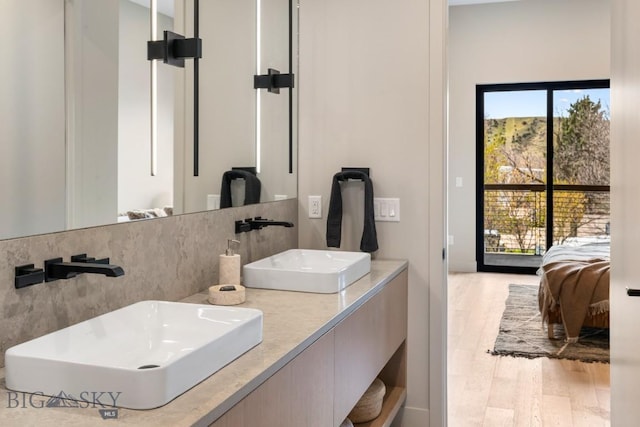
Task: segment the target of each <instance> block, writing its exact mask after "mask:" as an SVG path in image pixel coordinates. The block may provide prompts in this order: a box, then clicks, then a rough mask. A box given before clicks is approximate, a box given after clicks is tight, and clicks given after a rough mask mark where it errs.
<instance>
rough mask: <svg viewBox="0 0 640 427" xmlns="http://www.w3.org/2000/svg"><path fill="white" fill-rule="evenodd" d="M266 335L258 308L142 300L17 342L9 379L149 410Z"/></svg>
mask: <svg viewBox="0 0 640 427" xmlns="http://www.w3.org/2000/svg"><path fill="white" fill-rule="evenodd" d="M261 341H262V312H261V311H260V310H255V309H251V308H240V307H220V306H212V305H203V304H188V303H179V302H166V301H141V302H138V303H136V304H132V305H129V306H127V307H123V308H121V309H118V310H114V311H112V312H109V313H106V314H103V315H101V316H97V317H94V318H93V319H89V320H86V321H84V322H80V323H78V324H75V325H73V326H69V327H68V328H64V329H61V330H59V331H56V332H52V333H50V334H47V335H44V336H42V337H40V338H36V339H33V340H31V341H27V342H25V343H22V344H19V345H16V346H14V347H11V348H10V349H8V350H7V351H6V353H5V376H6V386H7V388H8V389H10V390H14V391H21V392H29V393H38V394H44V395H45V396H53V397H57V396H60V397H62V398H65V399H66V398H68V399H72V400H79V401H81V403H82V401H89V402H91V399H92V398H93V397H94V396H95V395H94V394H93V393H104V394H103V395H102V398H101V399H100V402H101V403H103V404H105V405H112V406H120V407H124V408H132V409H151V408H155V407H158V406H162V405H164V404H166V403H168V402H169V401H171V400H172V399H174V398H175V397H177V396H178V395H180V394H182V393H184V392H185V391H186V390H188V389H189V388H191V387H193V386H194V385H196V384H197V383H199V382H200V381H202V380H204V379H205V378H207V377H208V376H210V375H211V374H213V373H214V372H216V371H217V370H219V369H220V368H222V367H223V366H225V365H226V364H228V363H230V362H231V361H233V360H235V359H236V358H238V357H239V356H240V355H242V354H243V353H245V352H246V351H247V350H249V349H251V348H252V347H254V346H256V345H257V344H259V343H260V342H261ZM118 393H119V394H118ZM83 404H86V403H83Z"/></svg>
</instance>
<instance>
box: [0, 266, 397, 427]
mask: <svg viewBox="0 0 640 427" xmlns="http://www.w3.org/2000/svg"><path fill="white" fill-rule="evenodd" d="M406 267H407V262H406V261H403V260H374V261H372V263H371V272H370V273H369V274H367V275H366V276H364V277H362V278H361V279H360V280H358V281H356V282H355V283H353V284H352V285H351V286H349V287H348V288H346V289H345V290H343V291H342V292H339V293H334V294H313V293H304V292H288V291H275V290H263V289H252V288H247V289H246V301H245V302H244V303H243V304H241V305H239V306H238V307H250V308H257V309H260V310H262V312H263V314H264V316H263V339H262V343H260V344H259V345H257V346H256V347H254V348H253V349H251V350H249V351H248V352H246V353H245V354H243V355H242V356H240V357H239V358H237V359H236V360H234V361H233V362H231V363H230V364H228V365H227V366H225V367H224V368H222V369H220V370H219V371H218V372H216V373H214V374H213V375H211V376H210V377H208V378H207V379H205V380H204V381H202V382H200V383H199V384H196V385H195V386H194V387H192V388H191V389H189V390H187V391H186V392H185V393H183V394H182V395H180V396H178V397H176V398H175V399H174V400H172V401H171V402H169V403H167V404H166V405H164V406H162V407H160V408H156V409H150V410H133V409H123V408H118V409H117V420H106V421H103V415H102V414H101V413H100V411H99V410H100V409H105V408H102V407H100V406H99V405H95V407H94V406H89V407H84V408H47V407H44V402H46V400H47V398H46V397H42V396H38V395H31V394H27V393H15V392H11V391H9V390H7V389H6V388H5V383H4V369H0V399H2V401H1V402H0V425H2V426H26V425H39V426H49V425H50V426H61V425H64V426H87V425H96V424H100V423H102V422H115V423H117V424H118V425H120V424H125V425H135V426H154V427H158V426H172V427H173V426H191V425H197V426H207V425H209V424H210V423H212V422H213V421H215V420H216V419H217V418H218V417H220V416H221V415H222V414H224V413H225V412H226V411H228V410H229V409H231V408H232V407H233V406H234V405H235V404H236V403H237V402H239V401H240V400H241V399H242V398H244V397H245V396H246V395H248V394H249V393H250V392H251V391H253V390H254V389H255V388H257V387H258V386H259V385H260V384H262V383H263V382H264V381H265V380H267V378H269V377H270V376H272V375H273V374H274V373H276V372H277V371H278V370H279V369H280V368H282V367H283V366H284V365H286V364H287V363H288V362H289V361H291V360H292V359H293V358H294V357H296V356H297V355H298V354H299V353H301V352H302V351H303V350H304V349H306V348H307V347H308V346H309V345H311V344H312V343H313V342H314V341H315V340H317V339H318V338H320V337H321V336H322V335H323V334H324V333H326V332H327V331H329V330H330V329H331V328H333V327H334V326H335V325H336V324H338V322H340V321H341V320H342V319H344V318H345V317H347V316H348V315H349V314H351V313H352V312H353V311H355V310H356V309H357V308H358V307H360V306H361V305H362V304H364V303H365V302H366V301H367V300H368V299H369V298H371V297H372V296H373V295H375V294H376V293H378V292H379V291H380V290H381V289H382V288H383V287H384V286H385V285H386V284H387V283H388V282H389V281H390V280H391V279H393V278H394V277H396V276H397V275H398V274H399V273H400V272H401V271H402V270H404V269H405V268H406ZM207 296H208V293H207V292H201V293H198V294H195V295H192V296H190V297H188V298H185V299H184V300H183V301H184V302H191V303H200V304H206V303H207ZM84 406H87V405H86V403H85V404H84ZM107 409H110V408H107ZM106 415H107V416H108V414H106ZM112 415H113V414H112Z"/></svg>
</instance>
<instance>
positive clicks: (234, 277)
mask: <svg viewBox="0 0 640 427" xmlns="http://www.w3.org/2000/svg"><path fill="white" fill-rule="evenodd" d="M234 243H235V244H238V245H239V244H240V242H239V241H238V240H233V239H227V250H226V251H225V253H224V254H221V255H220V264H219V269H218V284H219V285H240V267H241V265H240V255H239V254H236V253H234V252H233V244H234Z"/></svg>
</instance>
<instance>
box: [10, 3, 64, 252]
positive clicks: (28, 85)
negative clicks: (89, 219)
mask: <svg viewBox="0 0 640 427" xmlns="http://www.w3.org/2000/svg"><path fill="white" fill-rule="evenodd" d="M0 36H1V40H2V41H3V56H4V58H5V60H4V61H3V63H2V67H1V68H0V93H1V94H2V95H0V129H2V137H1V143H0V205H2V208H0V239H4V238H10V237H15V236H23V235H29V234H34V233H43V232H51V231H58V230H64V227H65V219H66V208H65V172H64V171H65V169H64V164H65V115H64V114H65V104H64V102H65V101H64V99H65V98H64V5H63V4H62V2H52V1H49V0H34V1H29V2H25V1H22V0H6V1H3V2H2V13H0ZM25 171H29V172H28V173H25ZM31 171H33V173H32V172H31Z"/></svg>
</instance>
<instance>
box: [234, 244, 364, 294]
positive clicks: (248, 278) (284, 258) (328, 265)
mask: <svg viewBox="0 0 640 427" xmlns="http://www.w3.org/2000/svg"><path fill="white" fill-rule="evenodd" d="M369 271H371V255H370V254H368V253H364V252H345V251H328V250H314V249H290V250H288V251H284V252H281V253H279V254H276V255H272V256H270V257H267V258H263V259H261V260H259V261H255V262H252V263H250V264H246V265H245V266H244V267H243V269H242V273H243V278H242V280H243V284H244V285H245V286H247V287H250V288H264V289H278V290H283V291H301V292H316V293H323V294H328V293H335V292H340V291H341V290H343V289H344V288H346V287H347V286H349V285H350V284H352V283H353V282H355V281H356V280H358V279H359V278H361V277H362V276H364V275H366V274H367V273H369Z"/></svg>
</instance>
